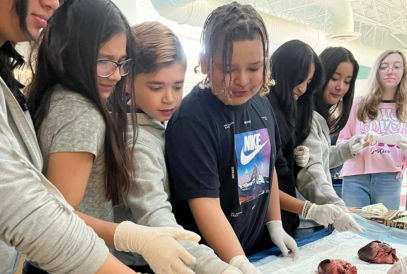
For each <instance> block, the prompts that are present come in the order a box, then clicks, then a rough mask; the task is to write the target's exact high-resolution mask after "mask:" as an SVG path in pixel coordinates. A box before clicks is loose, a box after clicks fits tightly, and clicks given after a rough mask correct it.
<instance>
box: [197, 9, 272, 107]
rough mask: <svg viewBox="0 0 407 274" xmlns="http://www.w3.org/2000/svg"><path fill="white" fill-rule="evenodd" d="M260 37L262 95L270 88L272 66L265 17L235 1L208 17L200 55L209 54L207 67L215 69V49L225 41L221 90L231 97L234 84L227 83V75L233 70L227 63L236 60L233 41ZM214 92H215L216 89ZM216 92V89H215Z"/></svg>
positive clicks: (209, 69) (210, 69) (227, 96)
mask: <svg viewBox="0 0 407 274" xmlns="http://www.w3.org/2000/svg"><path fill="white" fill-rule="evenodd" d="M258 38H260V40H261V42H262V46H263V58H264V59H263V84H262V86H261V88H260V91H259V93H260V95H261V96H263V95H265V94H267V93H268V92H269V83H270V73H269V71H270V69H269V64H268V62H267V57H268V53H269V39H268V34H267V30H266V26H265V24H264V21H263V19H262V18H261V16H260V14H259V13H258V12H257V11H256V10H255V9H254V8H253V7H252V6H250V5H242V4H239V3H237V2H232V3H230V4H227V5H223V6H220V7H218V8H216V9H215V10H214V11H213V12H212V13H211V14H209V16H208V18H207V19H206V21H205V24H204V26H203V30H202V34H201V43H202V45H203V46H204V50H203V52H202V54H201V57H200V58H205V59H206V63H207V70H208V71H211V72H212V73H213V70H214V69H213V62H214V60H213V59H214V53H215V50H216V47H217V46H218V43H219V42H220V41H222V42H223V41H224V42H223V54H222V65H223V78H222V81H221V83H222V90H221V92H222V93H223V94H224V96H225V97H226V98H228V99H230V97H231V86H230V85H229V87H226V84H225V77H226V75H227V74H229V76H231V73H230V72H228V71H227V67H228V66H230V64H231V62H232V60H231V59H232V55H233V42H236V41H243V40H255V39H258ZM212 92H214V91H213V90H212ZM214 93H215V92H214Z"/></svg>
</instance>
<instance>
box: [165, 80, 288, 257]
mask: <svg viewBox="0 0 407 274" xmlns="http://www.w3.org/2000/svg"><path fill="white" fill-rule="evenodd" d="M165 140H166V154H167V161H168V169H169V175H170V186H171V196H172V198H171V199H172V205H173V212H174V214H175V217H176V219H177V222H178V223H179V224H180V225H182V226H183V227H184V228H185V229H188V230H191V231H194V232H197V233H198V234H200V235H201V233H199V230H198V228H197V225H196V223H195V221H194V218H193V216H192V213H191V211H190V208H189V205H188V202H187V201H188V200H190V199H194V198H204V197H205V198H219V199H220V204H221V207H222V210H223V212H224V214H225V216H226V218H227V219H228V221H229V222H230V224H231V226H232V227H233V229H234V231H235V233H236V235H237V237H238V239H239V241H240V243H241V245H242V247H243V250H244V251H245V253H246V255H250V254H253V253H254V252H257V251H258V250H257V249H256V247H257V245H258V242H259V240H260V238H261V234H262V232H263V229H264V228H265V223H266V222H267V208H268V203H269V194H270V190H271V183H272V178H273V176H272V175H273V169H274V164H275V159H276V154H277V151H279V148H280V139H279V134H278V129H277V125H276V121H275V117H274V114H273V111H272V108H271V105H270V103H269V101H268V100H267V99H266V98H265V97H260V96H259V95H258V94H257V95H255V96H253V97H252V98H251V99H250V100H249V101H248V102H246V103H244V104H242V105H239V106H226V105H225V104H223V103H222V102H221V101H220V100H219V99H218V98H217V97H216V96H214V95H213V94H212V92H211V90H210V89H200V88H199V87H198V86H195V87H194V89H193V90H192V91H191V92H190V94H188V95H187V96H186V97H185V98H184V99H183V101H182V103H181V106H180V107H179V109H178V110H177V111H176V112H175V113H174V115H173V117H172V118H171V120H170V121H169V123H168V126H167V129H166V134H165ZM213 225H214V226H216V223H214V224H213Z"/></svg>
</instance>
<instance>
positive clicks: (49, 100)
mask: <svg viewBox="0 0 407 274" xmlns="http://www.w3.org/2000/svg"><path fill="white" fill-rule="evenodd" d="M64 6H65V5H64ZM64 6H62V7H61V8H60V9H59V10H58V11H57V12H56V13H55V15H54V17H53V18H52V20H51V22H50V27H47V28H46V29H45V30H44V31H43V39H42V41H41V43H40V45H39V48H38V52H37V56H38V61H37V62H36V69H35V71H36V73H35V75H34V78H33V82H32V83H31V85H30V86H29V87H28V101H27V105H28V109H29V111H30V113H31V115H32V117H33V119H34V126H35V129H36V132H37V136H38V139H39V145H40V149H41V152H42V156H43V159H44V168H43V173H44V175H45V176H46V177H47V178H48V179H49V180H50V181H51V182H52V184H54V185H55V186H56V187H57V188H58V190H59V191H60V192H61V194H62V195H63V196H64V197H65V199H66V200H67V202H68V203H69V204H70V205H71V206H72V207H73V208H74V209H75V213H76V214H77V215H79V217H81V218H82V220H83V221H85V223H86V224H87V225H89V226H90V227H92V228H93V229H94V231H95V232H96V233H97V234H98V235H99V237H101V238H102V239H103V240H104V241H105V243H106V245H107V246H108V247H109V248H111V249H116V250H119V251H126V252H136V253H138V254H141V255H142V256H143V258H144V259H145V260H146V261H147V262H148V263H149V265H150V266H151V267H152V268H153V269H155V270H157V271H156V272H157V273H163V271H164V270H165V271H166V273H177V268H176V266H177V265H178V264H180V261H181V259H180V258H182V259H183V261H185V262H186V263H187V264H192V263H194V261H195V259H194V257H193V256H192V255H190V254H189V253H188V252H187V251H186V250H185V249H184V248H183V247H182V246H181V245H180V244H179V243H178V242H177V241H176V240H175V239H177V240H192V241H195V242H196V241H199V237H198V236H197V235H196V234H194V233H192V232H187V231H184V230H180V229H177V228H150V227H144V226H141V225H137V224H135V223H132V222H128V221H125V222H122V223H120V224H115V223H113V221H114V219H113V218H114V216H113V205H115V204H118V203H119V200H120V199H123V200H124V201H126V198H127V195H128V193H129V186H130V182H131V179H132V177H133V176H134V169H133V166H134V163H133V157H132V147H130V148H129V147H128V142H127V134H126V130H127V122H128V120H129V122H130V123H133V124H136V123H135V121H136V119H135V117H134V115H135V114H134V113H132V114H131V115H130V118H129V119H127V113H126V108H127V104H126V102H125V100H124V96H125V93H126V91H125V87H126V82H127V80H126V77H125V76H126V75H129V76H130V75H131V76H132V78H133V75H134V70H133V69H132V67H133V60H135V52H134V38H133V36H132V33H131V29H130V26H129V25H128V23H127V21H126V19H125V18H124V16H123V15H122V13H121V12H120V11H119V9H118V8H117V7H116V6H115V5H114V4H113V3H112V2H111V1H109V0H98V1H75V2H74V3H72V4H71V5H70V6H69V9H68V8H64ZM127 84H128V85H129V87H130V89H133V82H132V81H129V82H128V83H127ZM131 96H132V95H131ZM106 100H107V101H108V104H106ZM131 102H132V103H133V104H135V101H134V100H131ZM106 105H108V106H109V107H108V108H107V107H106ZM133 109H135V107H134V108H133ZM135 128H136V127H135ZM133 147H134V145H133ZM134 161H137V159H134ZM174 238H175V239H174ZM161 249H164V250H167V251H168V252H169V253H170V254H172V255H173V256H172V257H168V256H167V257H164V256H163V255H162V253H161V252H160V250H161ZM167 270H168V271H167ZM23 273H25V274H28V273H44V271H42V270H40V269H39V268H38V265H36V264H35V262H33V261H26V262H25V264H24V272H23ZM45 273H46V272H45Z"/></svg>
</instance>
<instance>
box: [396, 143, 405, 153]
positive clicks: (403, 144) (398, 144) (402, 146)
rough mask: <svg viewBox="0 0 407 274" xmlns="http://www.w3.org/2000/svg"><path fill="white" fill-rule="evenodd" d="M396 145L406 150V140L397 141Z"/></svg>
mask: <svg viewBox="0 0 407 274" xmlns="http://www.w3.org/2000/svg"><path fill="white" fill-rule="evenodd" d="M397 146H398V147H399V148H400V149H401V150H402V151H404V152H406V151H407V141H398V142H397Z"/></svg>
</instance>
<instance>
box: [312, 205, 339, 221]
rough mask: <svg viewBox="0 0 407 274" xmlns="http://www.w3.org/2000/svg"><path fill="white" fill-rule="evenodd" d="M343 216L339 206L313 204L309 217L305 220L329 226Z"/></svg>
mask: <svg viewBox="0 0 407 274" xmlns="http://www.w3.org/2000/svg"><path fill="white" fill-rule="evenodd" d="M341 214H342V210H341V208H340V207H339V206H336V205H331V204H326V205H316V204H312V205H311V207H310V209H308V213H307V216H305V219H311V220H314V221H315V222H317V223H318V224H321V225H323V226H328V225H329V224H332V223H333V222H334V221H335V220H336V219H338V218H339V217H341Z"/></svg>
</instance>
